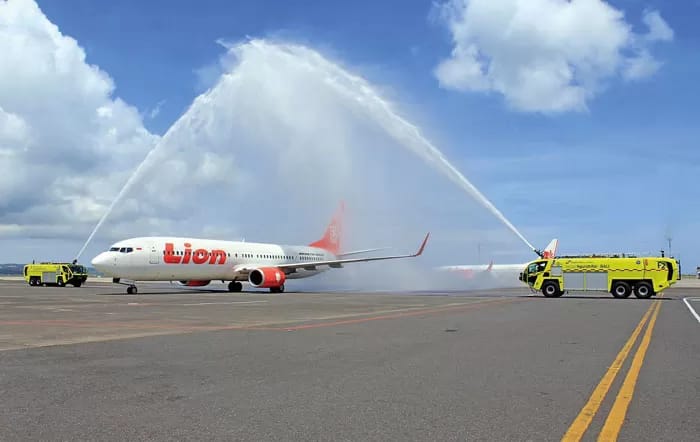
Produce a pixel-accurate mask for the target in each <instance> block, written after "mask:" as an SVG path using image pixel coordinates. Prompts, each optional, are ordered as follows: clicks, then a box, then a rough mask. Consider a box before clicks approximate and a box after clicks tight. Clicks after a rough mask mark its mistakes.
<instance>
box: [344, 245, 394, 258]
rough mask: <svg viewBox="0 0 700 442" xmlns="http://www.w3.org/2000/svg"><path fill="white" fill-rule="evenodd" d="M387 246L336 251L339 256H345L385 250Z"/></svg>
mask: <svg viewBox="0 0 700 442" xmlns="http://www.w3.org/2000/svg"><path fill="white" fill-rule="evenodd" d="M388 248H389V247H377V248H375V249H363V250H353V251H352V252H345V253H338V257H339V258H344V257H346V256H352V255H360V254H362V253H369V252H377V251H379V250H386V249H388Z"/></svg>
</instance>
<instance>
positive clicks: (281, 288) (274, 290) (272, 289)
mask: <svg viewBox="0 0 700 442" xmlns="http://www.w3.org/2000/svg"><path fill="white" fill-rule="evenodd" d="M270 293H284V284H282V285H281V286H279V287H270Z"/></svg>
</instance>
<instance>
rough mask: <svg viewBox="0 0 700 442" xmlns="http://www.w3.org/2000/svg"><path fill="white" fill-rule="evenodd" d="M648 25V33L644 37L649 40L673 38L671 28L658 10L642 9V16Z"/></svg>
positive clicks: (668, 39)
mask: <svg viewBox="0 0 700 442" xmlns="http://www.w3.org/2000/svg"><path fill="white" fill-rule="evenodd" d="M642 20H643V21H644V23H645V24H646V25H647V26H648V27H649V33H648V34H647V35H646V36H645V38H646V39H647V40H649V41H671V40H673V29H671V27H670V26H669V25H668V23H666V21H664V19H663V18H661V14H659V11H644V17H643V18H642Z"/></svg>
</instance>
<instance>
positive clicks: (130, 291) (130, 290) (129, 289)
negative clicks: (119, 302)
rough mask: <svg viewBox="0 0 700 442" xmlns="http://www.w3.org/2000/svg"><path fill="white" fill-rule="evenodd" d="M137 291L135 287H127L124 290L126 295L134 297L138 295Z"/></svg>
mask: <svg viewBox="0 0 700 442" xmlns="http://www.w3.org/2000/svg"><path fill="white" fill-rule="evenodd" d="M138 292H139V289H138V288H137V287H136V286H135V285H130V286H129V287H127V288H126V293H128V294H130V295H136V294H138Z"/></svg>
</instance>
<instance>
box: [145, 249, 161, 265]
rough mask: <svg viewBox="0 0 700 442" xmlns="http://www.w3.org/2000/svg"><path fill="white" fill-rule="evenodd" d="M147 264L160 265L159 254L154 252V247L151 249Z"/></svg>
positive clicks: (156, 251)
mask: <svg viewBox="0 0 700 442" xmlns="http://www.w3.org/2000/svg"><path fill="white" fill-rule="evenodd" d="M148 262H149V263H151V264H158V263H160V253H158V250H156V248H155V246H152V247H151V254H150V256H149V258H148Z"/></svg>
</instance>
